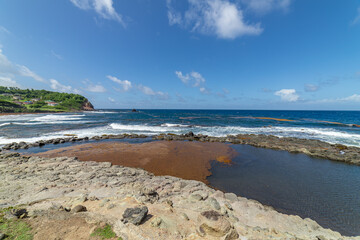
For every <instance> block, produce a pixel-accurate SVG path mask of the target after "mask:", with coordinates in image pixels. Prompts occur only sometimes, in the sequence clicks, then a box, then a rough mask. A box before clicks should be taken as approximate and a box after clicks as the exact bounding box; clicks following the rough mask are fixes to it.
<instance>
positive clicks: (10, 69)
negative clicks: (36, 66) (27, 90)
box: [0, 49, 46, 83]
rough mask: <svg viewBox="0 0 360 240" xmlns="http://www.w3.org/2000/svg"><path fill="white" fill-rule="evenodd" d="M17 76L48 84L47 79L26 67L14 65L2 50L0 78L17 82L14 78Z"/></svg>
mask: <svg viewBox="0 0 360 240" xmlns="http://www.w3.org/2000/svg"><path fill="white" fill-rule="evenodd" d="M17 76H23V77H30V78H32V79H34V80H36V81H38V82H43V83H45V82H46V80H45V79H43V78H42V77H40V76H39V75H37V74H36V73H34V72H33V71H31V70H30V69H29V68H27V67H26V66H23V65H19V64H15V63H12V62H11V61H10V60H9V59H8V58H7V57H6V56H5V55H4V54H3V52H2V49H0V77H2V78H6V79H11V80H12V81H15V80H14V78H16V77H17Z"/></svg>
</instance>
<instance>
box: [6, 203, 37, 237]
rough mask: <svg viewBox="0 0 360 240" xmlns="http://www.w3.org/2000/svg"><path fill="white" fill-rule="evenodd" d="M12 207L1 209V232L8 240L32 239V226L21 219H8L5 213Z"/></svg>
mask: <svg viewBox="0 0 360 240" xmlns="http://www.w3.org/2000/svg"><path fill="white" fill-rule="evenodd" d="M10 209H11V208H7V209H0V232H1V233H3V234H5V235H6V237H5V239H6V240H32V239H33V235H32V234H31V227H30V226H29V225H28V224H27V223H26V222H24V221H23V220H21V219H15V220H7V219H5V218H4V215H5V213H6V212H7V211H9V210H10Z"/></svg>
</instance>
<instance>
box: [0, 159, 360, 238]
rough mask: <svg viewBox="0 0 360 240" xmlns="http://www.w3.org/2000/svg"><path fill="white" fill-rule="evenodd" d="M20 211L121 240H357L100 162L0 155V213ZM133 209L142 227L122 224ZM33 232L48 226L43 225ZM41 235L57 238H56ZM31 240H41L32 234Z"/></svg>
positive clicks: (193, 184) (196, 185) (197, 186)
mask: <svg viewBox="0 0 360 240" xmlns="http://www.w3.org/2000/svg"><path fill="white" fill-rule="evenodd" d="M145 186H146V189H144V187H145ZM155 192H156V194H155ZM194 194H198V195H199V196H201V198H195V199H194V198H193V197H191V196H193V195H194ZM146 195H147V196H156V197H155V198H152V199H151V201H149V200H148V199H147V198H146V197H145V198H144V196H146ZM209 199H210V200H209ZM213 199H215V200H216V201H217V203H218V204H219V205H220V207H221V210H220V211H218V210H216V209H217V208H218V207H217V204H216V203H215V201H214V200H213ZM19 204H23V206H22V207H23V208H26V209H27V211H28V212H29V216H30V217H31V218H32V217H37V216H38V218H34V221H39V220H36V219H41V215H42V214H44V212H45V213H46V212H49V211H58V212H59V214H49V218H54V217H55V216H56V218H57V219H58V220H57V221H63V223H64V224H65V223H66V221H64V219H67V218H69V219H70V217H69V216H74V217H77V218H81V219H84V220H86V222H87V223H88V224H95V223H98V222H104V223H108V224H111V225H112V226H113V229H114V232H115V233H116V234H117V235H118V236H119V237H122V238H123V239H124V240H126V239H135V240H136V239H189V240H190V239H209V240H211V239H227V240H229V239H236V238H237V236H239V238H240V239H313V240H316V239H319V237H321V238H322V239H360V237H356V238H355V237H352V238H347V237H343V236H341V235H340V234H339V233H337V232H334V231H331V230H329V229H324V228H322V227H321V226H319V225H318V224H317V223H316V222H314V221H313V220H310V219H302V218H300V217H298V216H291V215H285V214H281V213H278V212H276V211H275V210H273V209H272V208H270V207H265V206H263V205H261V204H260V203H258V202H256V201H252V200H248V199H246V198H241V197H236V198H235V196H234V194H227V195H226V196H225V194H224V193H223V192H221V191H215V190H214V189H211V188H209V187H207V186H206V185H205V184H204V183H201V182H198V181H192V180H182V179H179V178H175V177H170V176H159V177H155V176H154V175H153V174H150V173H148V172H146V171H144V170H142V169H133V168H127V167H121V166H115V165H111V164H108V163H106V162H104V163H97V162H80V161H78V160H77V159H75V158H66V157H63V158H52V159H49V158H39V157H23V156H18V155H17V154H13V155H9V154H1V153H0V207H8V206H14V205H19ZM110 204H112V208H110V209H109V208H108V206H109V205H110ZM77 205H82V206H84V207H86V209H87V211H86V212H78V213H71V212H68V211H69V210H70V209H72V208H74V207H75V206H77ZM139 206H144V207H147V209H148V215H147V217H146V218H145V219H143V221H142V222H141V224H140V225H138V226H136V225H133V224H131V223H124V222H122V221H121V220H122V216H123V214H124V213H125V212H126V209H128V208H136V207H139ZM229 206H230V207H229ZM230 208H231V209H230ZM54 209H55V210H54ZM69 214H70V215H69ZM39 216H40V218H39ZM54 221H55V220H54ZM54 224H56V223H55V222H54ZM38 225H39V226H41V227H46V226H43V225H42V223H41V222H38ZM56 226H59V225H56ZM84 229H89V228H84ZM50 230H51V229H49V231H50ZM87 231H88V230H87ZM87 234H88V233H87ZM47 236H54V238H51V239H56V238H55V237H56V233H54V234H53V235H51V234H49V235H47ZM35 239H41V237H40V236H37V235H35ZM48 239H50V238H48ZM79 239H81V238H79Z"/></svg>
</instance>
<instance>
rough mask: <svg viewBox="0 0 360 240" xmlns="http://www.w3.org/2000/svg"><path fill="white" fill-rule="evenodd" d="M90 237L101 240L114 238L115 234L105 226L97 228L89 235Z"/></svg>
mask: <svg viewBox="0 0 360 240" xmlns="http://www.w3.org/2000/svg"><path fill="white" fill-rule="evenodd" d="M91 236H92V237H101V239H110V238H115V237H116V234H115V233H114V232H113V230H112V229H111V226H110V225H108V224H106V225H105V227H103V228H97V229H95V231H94V232H93V233H92V234H91ZM118 240H122V238H118Z"/></svg>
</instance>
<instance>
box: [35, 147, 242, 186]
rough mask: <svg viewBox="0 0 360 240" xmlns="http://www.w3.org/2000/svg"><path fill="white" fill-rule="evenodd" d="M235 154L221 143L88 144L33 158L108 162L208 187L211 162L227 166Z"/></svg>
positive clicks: (48, 152) (44, 153) (57, 150)
mask: <svg viewBox="0 0 360 240" xmlns="http://www.w3.org/2000/svg"><path fill="white" fill-rule="evenodd" d="M236 155H237V152H236V151H235V150H234V149H232V148H231V147H230V146H229V145H226V144H223V143H201V142H185V141H171V142H170V141H154V142H147V143H140V144H130V143H121V142H106V143H101V142H100V143H88V144H82V145H76V146H71V147H65V148H58V149H55V150H50V151H47V152H43V153H39V154H36V156H41V157H63V156H67V157H77V158H78V159H79V160H81V161H97V162H111V163H112V164H114V165H121V166H126V167H135V168H143V169H145V170H146V171H149V172H151V173H153V174H155V175H157V176H159V175H171V176H175V177H180V178H183V179H190V180H198V181H202V182H204V183H207V181H206V178H207V177H208V176H210V175H211V172H210V167H211V165H210V162H211V161H213V160H218V161H219V162H223V163H225V164H230V163H231V159H232V158H233V157H234V156H236Z"/></svg>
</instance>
